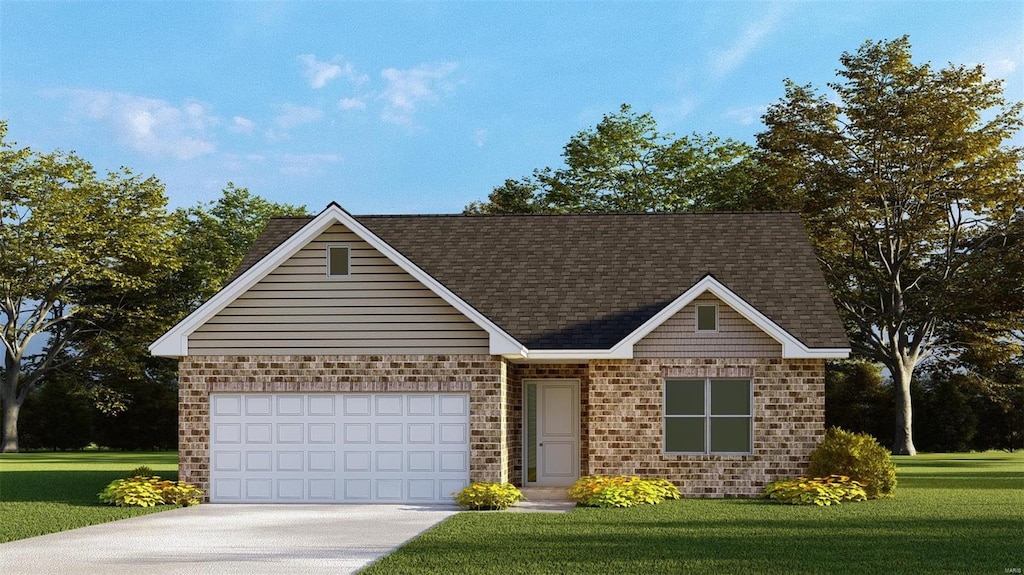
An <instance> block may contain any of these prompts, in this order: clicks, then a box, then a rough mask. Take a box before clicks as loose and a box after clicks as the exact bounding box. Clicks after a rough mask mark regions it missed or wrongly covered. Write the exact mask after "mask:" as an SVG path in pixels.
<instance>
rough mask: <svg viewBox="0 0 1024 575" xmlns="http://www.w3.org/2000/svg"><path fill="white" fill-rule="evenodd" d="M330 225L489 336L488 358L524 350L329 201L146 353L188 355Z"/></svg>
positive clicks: (486, 319)
mask: <svg viewBox="0 0 1024 575" xmlns="http://www.w3.org/2000/svg"><path fill="white" fill-rule="evenodd" d="M334 224H341V225H343V226H345V227H346V228H348V229H349V230H351V231H352V232H353V233H354V234H356V235H357V236H359V237H360V239H362V240H363V241H365V242H366V243H368V244H370V245H371V246H372V247H374V248H375V249H376V250H377V251H379V252H381V253H383V254H384V255H385V257H387V258H388V259H390V260H391V261H393V262H394V263H395V264H396V265H398V266H399V267H400V268H402V269H403V270H404V271H406V272H407V273H409V275H411V276H413V277H414V278H416V279H417V280H419V281H420V282H421V283H423V284H424V285H425V286H427V288H428V289H430V290H431V291H432V292H434V293H435V294H437V296H438V297H440V298H441V299H443V300H444V301H446V302H447V303H448V304H449V305H451V306H452V307H454V308H455V309H457V310H459V312H461V313H462V314H463V315H465V316H466V317H468V318H469V319H470V321H472V322H473V323H475V324H476V325H477V326H478V327H480V328H481V329H483V330H484V331H486V332H487V334H488V336H489V345H488V347H489V351H490V353H491V354H493V355H506V354H512V353H519V352H522V351H524V348H523V345H522V344H520V343H519V342H518V341H516V339H515V338H514V337H512V336H511V335H509V334H508V333H507V332H506V331H504V330H503V329H501V328H500V327H498V326H497V325H496V324H495V323H494V322H492V321H491V320H490V319H489V318H487V317H486V316H484V315H483V314H482V313H480V312H479V311H477V310H476V308H474V307H473V306H471V305H469V304H468V303H466V302H465V301H464V300H463V299H462V298H460V297H459V296H457V295H455V294H454V293H453V292H452V291H451V290H449V289H448V288H447V287H445V286H444V285H443V284H441V283H440V282H439V281H437V280H436V279H434V277H433V276H431V275H430V274H428V273H427V272H425V271H423V270H422V269H421V268H420V267H419V266H417V265H416V264H414V263H412V262H411V261H410V260H409V259H408V258H406V257H405V256H404V255H402V253H401V252H399V251H398V250H396V249H395V248H393V247H392V246H391V245H390V244H388V243H387V242H386V241H384V240H383V239H381V238H380V237H378V236H377V235H376V234H374V233H373V232H372V231H370V230H369V229H367V228H366V227H365V226H363V225H362V224H361V223H359V221H358V220H356V219H355V218H354V217H353V216H352V215H351V214H349V213H348V212H347V211H345V210H344V209H343V208H342V207H341V206H339V205H338V204H336V203H334V202H331V203H330V204H329V205H328V206H327V207H326V208H325V209H324V210H323V211H322V212H320V213H319V214H318V215H317V216H316V217H315V218H313V219H312V220H310V222H309V223H307V224H306V225H305V226H303V227H302V228H300V229H299V231H297V232H295V233H294V234H292V235H291V236H290V237H289V238H288V239H287V240H285V241H284V242H282V243H281V245H279V246H277V247H276V248H274V250H272V251H271V252H270V253H269V254H267V255H266V256H264V257H263V258H262V259H261V260H260V261H258V262H256V264H254V265H253V266H252V267H250V268H249V269H248V270H246V271H245V272H244V273H242V274H241V275H239V276H238V277H237V278H235V279H234V281H232V282H231V283H229V284H228V285H227V286H225V287H224V289H222V290H221V291H219V292H217V294H216V295H214V296H213V297H212V298H210V299H209V300H208V301H207V302H206V303H204V304H203V305H201V306H199V307H198V308H197V309H196V310H195V311H193V312H192V313H191V314H189V315H188V316H187V317H186V318H185V319H183V320H181V321H180V322H178V323H177V324H176V325H175V326H174V327H172V328H171V329H170V330H168V331H167V333H165V334H163V335H162V336H160V338H159V339H157V340H156V341H155V342H153V344H152V345H150V346H149V351H150V353H151V354H152V355H155V356H158V357H185V356H187V355H188V337H189V336H190V335H191V334H192V333H193V332H194V331H195V330H197V329H199V327H201V326H202V325H203V324H205V323H206V322H207V321H209V320H210V319H211V318H212V317H213V316H215V315H217V314H218V313H220V311H221V310H223V309H224V308H225V307H227V306H228V305H229V304H231V302H233V301H235V299H237V298H238V297H239V296H240V295H242V294H243V293H245V292H246V291H247V290H248V289H249V288H251V287H252V286H254V285H255V284H256V283H257V282H259V281H260V280H261V279H263V278H264V277H266V276H267V274H269V273H270V272H272V271H273V270H275V269H277V267H278V266H279V265H281V264H282V263H284V261H285V260H287V259H288V258H289V257H291V256H293V255H294V254H295V253H296V252H298V251H299V250H300V249H302V248H303V247H305V246H306V245H307V244H308V243H309V242H310V241H312V240H313V239H315V238H316V237H317V236H319V235H320V234H322V233H323V232H324V231H326V230H327V229H328V228H330V227H331V226H332V225H334Z"/></svg>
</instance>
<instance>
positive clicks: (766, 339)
mask: <svg viewBox="0 0 1024 575" xmlns="http://www.w3.org/2000/svg"><path fill="white" fill-rule="evenodd" d="M707 304H712V305H715V306H717V307H718V329H717V331H715V332H697V330H696V313H695V310H696V306H697V305H707ZM633 357H635V358H704V357H707V358H719V357H743V358H755V357H756V358H762V357H765V358H767V357H782V345H781V344H780V343H779V342H777V341H775V340H774V339H772V337H771V336H770V335H768V334H767V333H765V332H764V330H762V329H761V328H759V327H757V326H756V325H754V324H753V323H752V322H751V321H750V320H748V319H747V318H745V317H743V316H742V315H740V314H739V313H738V312H737V311H736V310H734V309H733V308H731V307H730V306H729V304H727V303H725V302H723V301H722V300H720V299H718V298H717V297H715V296H714V295H713V294H711V293H708V292H704V293H703V294H701V295H699V296H697V298H695V299H694V300H693V301H692V302H690V303H689V304H687V305H686V306H685V307H683V308H682V309H681V310H679V311H678V312H676V314H675V315H673V316H672V317H670V318H668V319H667V320H665V321H664V322H663V323H662V324H661V325H659V326H658V327H656V328H655V329H654V330H653V331H651V332H650V333H648V334H647V335H646V336H644V337H643V338H642V339H640V341H638V342H636V343H635V344H633Z"/></svg>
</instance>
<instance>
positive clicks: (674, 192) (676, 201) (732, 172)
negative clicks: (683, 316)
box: [465, 104, 755, 214]
mask: <svg viewBox="0 0 1024 575" xmlns="http://www.w3.org/2000/svg"><path fill="white" fill-rule="evenodd" d="M657 128H658V127H657V123H656V122H655V120H654V117H653V116H651V115H650V114H639V115H638V114H636V113H635V112H633V111H632V109H631V108H630V107H629V106H628V105H625V104H623V105H622V107H621V108H620V109H619V111H618V112H617V113H613V114H606V115H605V116H604V117H603V118H602V120H601V121H600V122H599V123H598V124H597V126H595V127H594V128H592V129H587V130H583V131H581V132H579V133H578V134H576V135H575V136H573V137H572V138H570V140H569V142H568V143H567V144H566V145H565V148H564V150H563V152H562V158H563V160H564V161H565V166H564V167H562V168H558V169H552V168H543V169H539V170H534V172H533V175H532V176H529V177H526V178H522V179H519V180H506V181H505V183H504V184H503V185H501V186H498V187H497V188H495V189H494V191H492V192H491V194H490V196H489V197H488V201H486V202H473V203H471V204H470V205H469V206H467V207H466V210H465V211H466V213H496V214H500V213H533V212H556V213H557V212H577V213H578V212H677V211H690V210H709V209H738V208H740V207H741V206H742V205H743V203H744V202H745V200H746V196H747V193H748V191H749V190H750V188H751V185H752V183H753V181H754V178H755V171H754V168H755V164H754V162H753V160H752V159H751V152H752V148H751V147H750V146H748V145H747V144H743V143H741V142H736V141H733V140H728V139H726V140H720V139H719V138H716V137H714V136H710V135H708V136H701V135H697V134H694V135H692V136H688V137H679V138H677V137H676V136H674V135H673V134H661V133H659V132H658V129H657Z"/></svg>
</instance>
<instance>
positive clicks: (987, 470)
mask: <svg viewBox="0 0 1024 575" xmlns="http://www.w3.org/2000/svg"><path fill="white" fill-rule="evenodd" d="M896 462H897V465H898V467H899V486H898V488H897V490H896V497H895V498H893V499H889V500H880V501H867V502H863V503H846V504H843V505H841V506H839V507H830V508H817V507H813V508H812V507H795V506H784V505H779V504H775V503H769V502H767V501H764V500H735V499H733V500H706V499H687V500H681V501H671V502H668V503H664V504H661V505H657V506H648V507H639V508H633V509H621V510H617V509H585V508H578V509H576V510H574V511H573V512H571V513H566V514H546V513H544V514H542V513H507V512H467V513H461V514H459V515H456V516H455V517H452V518H451V519H449V520H448V521H446V522H444V523H442V524H441V525H439V526H437V527H435V528H434V529H432V530H430V531H428V532H427V533H425V534H423V535H422V536H420V537H418V538H417V539H415V540H413V541H412V542H410V543H409V544H407V545H405V546H404V547H402V548H401V549H399V550H398V551H397V552H395V553H393V554H392V555H390V556H388V557H385V558H384V559H382V560H381V561H380V562H378V563H377V564H375V565H373V566H371V567H370V568H369V569H367V570H366V571H364V572H363V573H364V574H366V575H381V574H386V573H524V574H527V573H528V574H537V573H645V574H646V573H673V574H674V573H714V574H716V575H720V574H722V573H761V574H781V573H807V574H816V575H817V574H823V573H858V574H859V573H887V574H888V573H915V574H919V573H990V574H1002V573H1020V569H1021V568H1022V567H1024V511H1022V510H1024V453H1015V454H1006V453H1002V452H987V453H978V454H936V455H919V456H917V457H912V458H911V457H897V458H896Z"/></svg>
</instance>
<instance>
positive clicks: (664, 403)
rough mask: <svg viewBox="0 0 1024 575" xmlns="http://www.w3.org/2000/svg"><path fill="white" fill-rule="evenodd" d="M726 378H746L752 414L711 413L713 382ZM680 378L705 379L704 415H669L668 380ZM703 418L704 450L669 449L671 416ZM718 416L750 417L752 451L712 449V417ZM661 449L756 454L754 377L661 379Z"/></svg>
mask: <svg viewBox="0 0 1024 575" xmlns="http://www.w3.org/2000/svg"><path fill="white" fill-rule="evenodd" d="M724 379H733V380H735V379H745V380H746V381H747V386H748V389H749V390H750V403H749V405H750V414H749V415H746V416H740V415H712V414H711V382H712V381H715V380H724ZM680 380H690V381H696V380H703V381H704V414H703V415H669V414H668V413H666V411H667V410H668V382H669V381H680ZM670 417H671V418H689V419H696V418H702V419H703V420H704V451H669V450H668V425H666V424H665V422H666V421H667V420H668V419H669V418H670ZM716 417H748V418H749V419H750V437H749V439H750V451H711V419H712V418H716ZM661 451H662V453H664V454H665V455H753V454H754V378H752V377H747V378H744V377H666V378H663V379H662V381H661Z"/></svg>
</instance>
